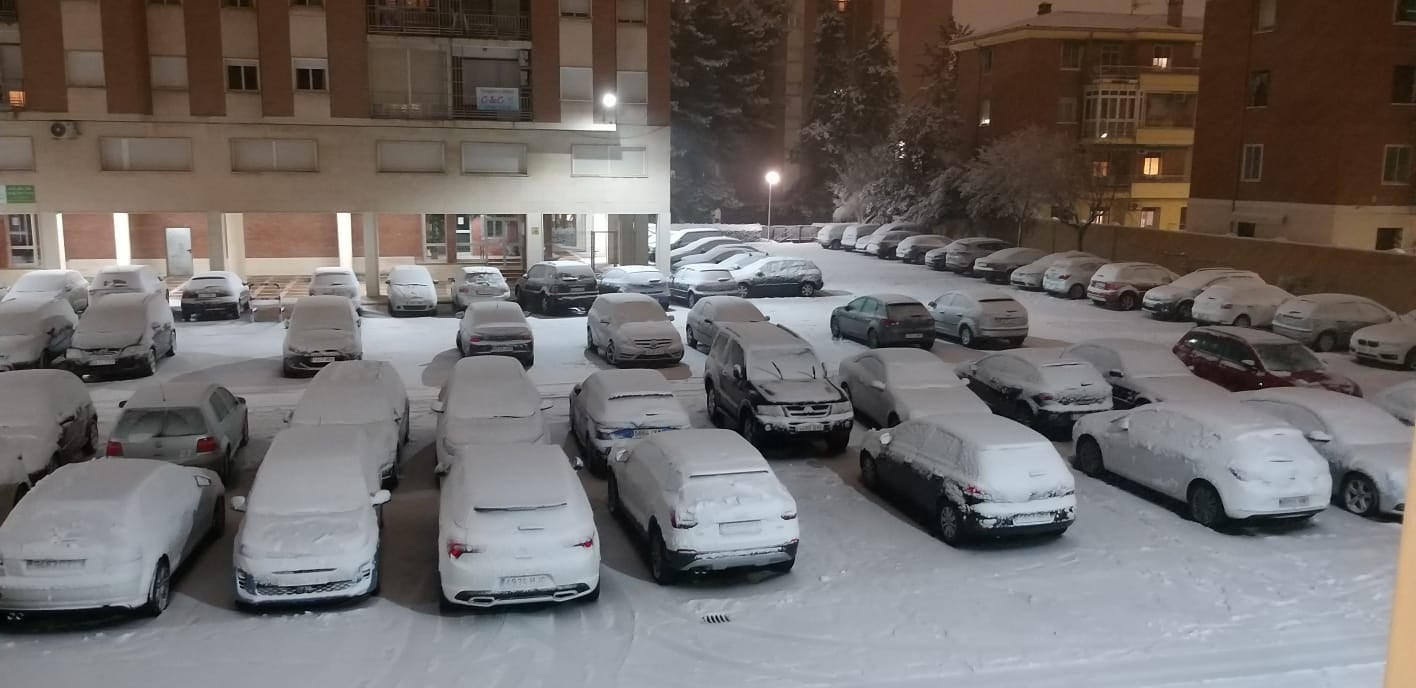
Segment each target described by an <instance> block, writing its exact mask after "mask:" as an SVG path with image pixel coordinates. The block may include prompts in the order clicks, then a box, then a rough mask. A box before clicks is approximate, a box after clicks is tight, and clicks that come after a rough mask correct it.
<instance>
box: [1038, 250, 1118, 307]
mask: <svg viewBox="0 0 1416 688" xmlns="http://www.w3.org/2000/svg"><path fill="white" fill-rule="evenodd" d="M1109 262H1110V261H1108V260H1107V259H1105V258H1099V257H1097V256H1078V257H1075V258H1064V259H1062V260H1059V261H1057V262H1056V263H1053V264H1052V267H1050V268H1048V269H1047V271H1046V272H1044V273H1042V290H1043V291H1045V292H1047V293H1048V294H1051V295H1052V296H1058V297H1064V298H1068V299H1072V300H1074V301H1075V300H1078V299H1083V298H1086V295H1087V285H1089V284H1091V279H1092V275H1094V274H1096V271H1097V270H1100V269H1101V268H1102V266H1104V265H1107V264H1108V263H1109Z"/></svg>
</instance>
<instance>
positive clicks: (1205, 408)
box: [1134, 397, 1291, 436]
mask: <svg viewBox="0 0 1416 688" xmlns="http://www.w3.org/2000/svg"><path fill="white" fill-rule="evenodd" d="M1146 409H1155V410H1157V411H1168V412H1170V413H1175V414H1178V415H1182V416H1185V417H1186V418H1189V419H1191V420H1194V421H1196V422H1198V423H1200V424H1202V425H1204V426H1205V427H1207V428H1212V429H1215V430H1223V431H1225V432H1224V433H1223V434H1224V435H1226V436H1233V435H1238V434H1242V433H1245V432H1249V431H1252V430H1273V429H1279V428H1282V429H1289V428H1291V426H1289V425H1288V424H1287V423H1285V422H1283V421H1281V420H1278V419H1277V418H1274V417H1273V416H1271V415H1269V414H1267V413H1264V412H1262V411H1259V410H1258V409H1256V408H1254V407H1252V406H1246V405H1245V404H1244V403H1243V402H1241V401H1240V400H1239V398H1237V397H1233V398H1227V399H1226V398H1219V399H1206V400H1204V401H1171V402H1164V403H1159V404H1147V405H1145V406H1141V407H1139V408H1137V409H1136V410H1135V411H1134V412H1140V411H1144V410H1146Z"/></svg>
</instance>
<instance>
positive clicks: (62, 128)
mask: <svg viewBox="0 0 1416 688" xmlns="http://www.w3.org/2000/svg"><path fill="white" fill-rule="evenodd" d="M49 135H50V136H52V137H54V138H55V139H76V138H78V137H79V123H78V122H52V123H50V125H49Z"/></svg>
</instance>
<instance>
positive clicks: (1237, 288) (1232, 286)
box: [1202, 282, 1293, 300]
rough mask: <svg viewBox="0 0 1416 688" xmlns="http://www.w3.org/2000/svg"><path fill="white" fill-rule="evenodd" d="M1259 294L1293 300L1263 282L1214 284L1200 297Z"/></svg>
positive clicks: (1278, 289)
mask: <svg viewBox="0 0 1416 688" xmlns="http://www.w3.org/2000/svg"><path fill="white" fill-rule="evenodd" d="M1259 292H1273V293H1278V294H1282V295H1284V298H1285V300H1286V299H1291V298H1293V295H1292V294H1289V293H1288V292H1287V291H1285V290H1283V289H1282V288H1281V287H1279V286H1278V285H1275V284H1265V283H1263V282H1230V283H1227V284H1226V283H1221V284H1214V285H1211V286H1209V287H1208V288H1206V289H1205V290H1204V292H1203V293H1202V295H1204V296H1210V297H1214V298H1234V297H1238V296H1243V295H1245V294H1256V293H1259Z"/></svg>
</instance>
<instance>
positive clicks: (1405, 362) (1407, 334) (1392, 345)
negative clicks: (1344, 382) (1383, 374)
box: [1352, 311, 1416, 370]
mask: <svg viewBox="0 0 1416 688" xmlns="http://www.w3.org/2000/svg"><path fill="white" fill-rule="evenodd" d="M1352 353H1353V354H1354V355H1355V356H1356V357H1357V360H1358V361H1359V362H1362V363H1382V364H1385V365H1397V366H1402V367H1404V368H1406V369H1408V370H1416V311H1411V312H1410V313H1407V314H1406V315H1404V316H1402V317H1400V318H1397V319H1395V320H1392V321H1391V322H1389V323H1385V324H1382V325H1369V326H1367V327H1364V328H1362V329H1360V330H1357V331H1356V332H1353V333H1352Z"/></svg>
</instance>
